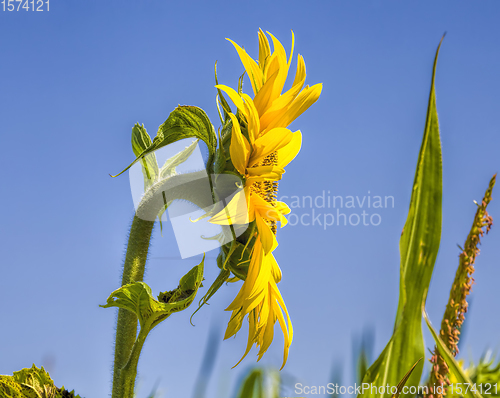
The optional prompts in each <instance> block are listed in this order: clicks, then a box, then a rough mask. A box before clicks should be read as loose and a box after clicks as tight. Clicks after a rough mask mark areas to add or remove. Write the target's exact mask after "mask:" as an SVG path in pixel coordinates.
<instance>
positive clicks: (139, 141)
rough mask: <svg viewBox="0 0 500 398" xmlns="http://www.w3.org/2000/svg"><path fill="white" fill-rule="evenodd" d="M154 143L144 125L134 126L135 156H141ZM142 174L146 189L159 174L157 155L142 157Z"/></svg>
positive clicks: (133, 145)
mask: <svg viewBox="0 0 500 398" xmlns="http://www.w3.org/2000/svg"><path fill="white" fill-rule="evenodd" d="M151 144H152V141H151V137H150V136H149V134H148V132H147V131H146V129H145V128H144V125H140V124H139V123H136V125H135V126H134V127H133V128H132V150H133V151H134V154H135V156H139V155H140V154H141V153H142V152H144V151H145V150H146V149H147V148H149V147H150V146H151ZM141 165H142V174H143V176H144V191H146V190H147V189H148V187H149V186H151V185H152V184H153V182H154V181H155V180H156V177H157V176H158V162H157V161H156V155H155V154H154V153H150V154H148V155H146V156H144V157H143V158H142V159H141Z"/></svg>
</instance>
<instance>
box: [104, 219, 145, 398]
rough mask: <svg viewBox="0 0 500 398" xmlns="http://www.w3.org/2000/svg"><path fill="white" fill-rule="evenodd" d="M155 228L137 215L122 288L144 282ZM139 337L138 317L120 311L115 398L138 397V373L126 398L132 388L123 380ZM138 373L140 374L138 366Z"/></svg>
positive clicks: (114, 381) (126, 257)
mask: <svg viewBox="0 0 500 398" xmlns="http://www.w3.org/2000/svg"><path fill="white" fill-rule="evenodd" d="M153 225H154V221H145V220H143V219H141V218H139V217H137V216H134V220H133V221H132V227H131V229H130V235H129V239H128V245H127V254H126V256H125V264H124V266H123V277H122V286H123V285H126V284H129V283H133V282H137V281H142V280H143V278H144V269H145V266H146V258H147V256H148V249H149V243H150V240H151V233H152V231H153ZM136 336H137V316H136V315H135V314H134V313H132V312H130V311H127V310H124V309H122V308H120V309H119V310H118V321H117V325H116V340H115V362H114V367H113V392H112V398H128V397H130V398H132V397H133V396H134V395H133V384H134V383H135V374H134V375H133V383H132V392H131V393H130V394H129V395H126V394H125V389H126V387H127V386H130V380H124V378H123V377H122V373H123V372H122V369H124V368H125V366H126V365H127V363H128V361H129V358H130V357H131V353H132V349H133V348H134V343H135V341H136ZM143 343H144V342H142V343H141V347H142V344H143ZM139 352H140V350H139ZM138 360H139V358H137V361H138ZM135 370H136V371H137V363H136V366H135ZM126 374H127V379H129V378H130V376H131V375H130V372H127V373H126Z"/></svg>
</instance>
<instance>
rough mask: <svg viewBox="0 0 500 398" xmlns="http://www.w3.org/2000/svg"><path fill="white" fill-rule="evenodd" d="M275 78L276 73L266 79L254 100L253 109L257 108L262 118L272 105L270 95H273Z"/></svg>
mask: <svg viewBox="0 0 500 398" xmlns="http://www.w3.org/2000/svg"><path fill="white" fill-rule="evenodd" d="M277 77H278V71H276V72H275V73H274V74H273V75H272V76H270V77H269V78H268V79H266V82H265V83H264V85H263V86H262V88H261V89H260V90H259V92H258V93H257V95H256V96H255V98H254V103H255V108H257V110H258V113H259V115H260V116H262V115H263V114H264V113H265V112H266V110H267V108H268V107H269V106H270V105H271V103H273V102H272V101H271V95H272V93H273V88H274V83H275V81H276V78H277ZM299 91H300V90H299Z"/></svg>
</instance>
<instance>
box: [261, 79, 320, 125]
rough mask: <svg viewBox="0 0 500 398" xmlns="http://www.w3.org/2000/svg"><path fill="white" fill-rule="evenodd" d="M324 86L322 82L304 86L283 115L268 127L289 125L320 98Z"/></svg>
mask: <svg viewBox="0 0 500 398" xmlns="http://www.w3.org/2000/svg"><path fill="white" fill-rule="evenodd" d="M322 87H323V85H322V84H321V83H320V84H315V85H314V86H312V87H306V88H304V90H302V91H301V93H300V94H299V95H298V96H297V98H296V99H295V100H294V101H293V102H292V104H291V106H290V107H289V108H288V109H287V110H286V112H285V113H284V114H283V116H281V117H280V118H279V119H278V120H275V121H273V122H271V123H270V124H269V126H267V129H272V128H274V127H287V126H288V125H289V124H290V123H292V122H293V121H294V120H295V119H296V118H298V117H299V116H300V115H301V114H302V113H303V112H304V111H306V110H307V109H308V108H309V107H310V106H311V105H312V104H314V103H315V102H316V101H317V100H318V98H319V96H320V94H321V90H322Z"/></svg>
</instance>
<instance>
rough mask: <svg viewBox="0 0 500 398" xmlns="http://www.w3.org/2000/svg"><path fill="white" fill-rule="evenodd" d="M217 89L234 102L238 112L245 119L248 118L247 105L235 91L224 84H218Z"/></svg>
mask: <svg viewBox="0 0 500 398" xmlns="http://www.w3.org/2000/svg"><path fill="white" fill-rule="evenodd" d="M215 88H218V89H219V90H222V91H224V92H225V93H226V94H227V95H228V96H229V98H230V99H231V101H233V103H234V105H236V108H238V110H239V111H240V112H241V113H242V114H243V115H244V116H245V119H246V118H247V113H246V108H245V104H244V102H243V100H242V99H241V96H240V95H239V94H238V93H237V92H236V91H235V90H234V89H232V88H231V87H228V86H225V85H223V84H218V85H216V86H215Z"/></svg>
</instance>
